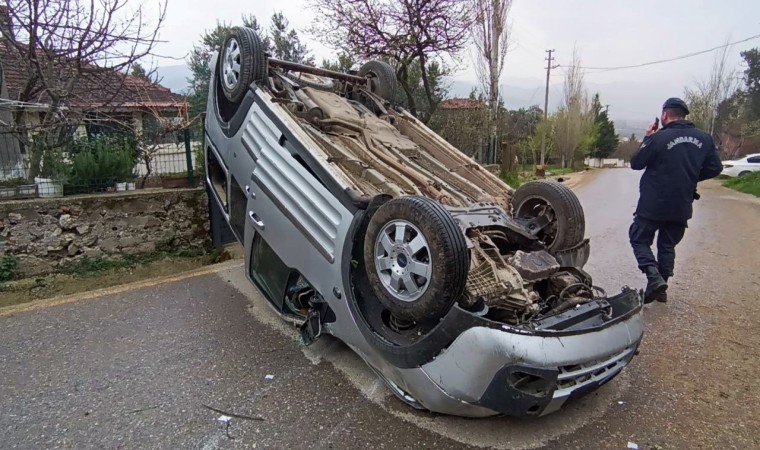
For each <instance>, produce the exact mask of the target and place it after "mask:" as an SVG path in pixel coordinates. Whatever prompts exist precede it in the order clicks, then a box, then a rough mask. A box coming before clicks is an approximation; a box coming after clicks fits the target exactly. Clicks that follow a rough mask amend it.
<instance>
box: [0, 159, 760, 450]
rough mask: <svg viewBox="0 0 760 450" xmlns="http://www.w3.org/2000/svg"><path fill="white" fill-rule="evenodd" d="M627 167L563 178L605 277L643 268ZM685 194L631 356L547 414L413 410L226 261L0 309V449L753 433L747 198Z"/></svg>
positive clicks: (705, 191) (451, 442)
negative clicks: (669, 254) (685, 222)
mask: <svg viewBox="0 0 760 450" xmlns="http://www.w3.org/2000/svg"><path fill="white" fill-rule="evenodd" d="M637 180H638V175H637V174H636V173H634V172H631V171H629V170H624V169H618V170H608V171H602V172H601V173H599V175H598V176H597V177H596V178H595V179H594V180H593V181H592V182H590V183H588V184H586V185H583V186H582V187H580V188H579V189H578V194H579V196H580V197H581V200H582V203H583V206H584V209H585V211H586V215H587V222H588V225H587V235H588V236H590V237H591V238H592V246H593V250H592V257H591V260H590V261H589V264H588V266H587V269H588V270H589V271H590V272H591V273H592V274H594V275H595V277H596V279H595V281H596V283H597V284H600V285H601V286H603V287H605V288H607V289H608V291H609V290H611V291H614V290H617V289H619V288H620V287H621V286H623V285H631V286H638V285H640V284H642V283H643V281H644V279H643V277H642V276H641V275H640V274H639V273H638V272H637V270H636V267H635V261H634V260H633V257H632V256H631V253H630V250H629V248H628V245H627V240H626V237H627V229H628V225H629V223H630V220H631V213H632V211H633V207H634V205H635V202H636V194H637V191H636V183H637ZM700 191H701V193H702V195H703V197H702V200H700V201H699V202H697V203H696V212H695V218H694V220H693V221H692V222H691V224H690V228H689V230H688V232H687V235H686V238H685V240H684V242H683V243H682V245H681V246H680V247H679V249H678V250H679V252H678V263H677V267H676V276H675V278H674V279H673V280H672V281H673V283H672V288H671V291H670V297H671V301H670V302H669V303H668V304H666V305H661V304H656V305H653V306H651V307H647V311H646V329H647V334H646V336H645V341H644V343H643V345H642V352H641V354H640V355H639V356H638V357H637V358H636V359H634V362H633V364H632V365H631V366H630V367H629V368H628V369H626V371H625V372H624V373H623V374H622V375H621V376H619V377H618V378H616V379H615V380H614V381H613V382H611V383H608V384H607V385H606V386H605V387H603V388H602V389H601V390H600V391H598V392H597V393H595V394H592V395H591V396H589V397H587V398H586V399H585V400H584V401H582V402H579V403H577V404H576V405H573V406H572V407H571V408H569V409H567V410H565V411H562V412H560V413H557V414H554V415H551V416H549V417H546V418H543V419H540V420H537V421H518V420H513V419H508V418H497V419H486V420H466V419H459V418H452V417H442V416H437V415H431V414H425V413H419V412H416V411H412V410H410V409H409V408H408V407H406V406H405V405H403V404H401V403H400V402H398V401H397V400H396V399H395V398H394V397H392V396H391V395H390V394H389V392H388V391H387V389H386V388H385V387H384V385H382V384H381V383H380V382H379V381H378V380H377V379H376V377H374V375H373V374H372V373H371V372H370V371H369V370H368V369H367V368H366V366H364V364H363V363H362V362H361V361H360V360H359V359H358V357H356V356H355V355H354V354H353V353H352V352H351V351H350V350H348V349H347V348H346V347H345V346H344V345H343V344H341V343H340V342H337V341H336V340H333V339H330V338H327V337H326V338H323V339H321V340H320V341H319V342H318V343H317V344H315V345H313V346H311V347H308V348H305V347H303V346H302V345H300V344H299V343H298V337H297V330H296V329H295V328H294V327H293V326H292V325H289V324H287V323H285V322H283V321H281V320H279V319H278V318H277V317H276V316H275V315H274V313H273V312H272V311H271V310H270V309H269V308H268V306H267V305H266V303H265V302H264V300H263V299H262V298H261V297H260V296H259V295H257V294H256V292H255V290H253V288H251V287H250V286H249V285H248V283H247V281H246V280H245V278H244V276H243V270H242V268H241V267H240V264H239V263H231V264H227V265H226V266H220V267H215V268H212V269H205V270H202V271H198V272H195V273H190V274H187V275H184V276H181V277H173V278H171V279H167V280H157V281H151V282H149V283H144V284H143V285H141V286H126V287H122V288H116V289H110V290H108V291H106V292H102V293H95V294H90V295H84V296H78V297H77V298H63V299H56V300H52V301H46V302H42V303H38V304H33V305H28V306H25V307H22V308H18V309H15V310H9V309H7V310H0V382H1V383H2V389H1V390H0V405H2V407H1V408H0V448H35V449H36V448H76V449H81V448H108V449H111V448H197V449H217V448H219V449H226V448H293V449H301V448H316V449H323V448H336V449H337V448H340V449H343V448H362V447H366V448H415V449H416V448H442V449H445V448H481V447H494V448H537V447H544V448H610V449H617V448H626V446H627V443H628V442H634V443H636V444H638V445H639V448H642V449H646V448H668V449H670V448H758V447H760V432H759V431H760V425H758V423H760V422H759V421H758V420H757V418H758V417H760V406H759V405H760V398H759V397H760V385H759V384H758V381H757V376H756V373H757V371H758V369H760V367H759V366H760V361H759V358H758V348H760V333H758V331H757V323H760V321H759V320H758V319H760V317H759V316H760V314H758V300H760V284H758V281H757V277H756V275H757V268H758V267H760V252H758V249H760V221H758V220H757V219H758V217H760V201H758V200H756V199H753V198H750V197H748V196H745V195H741V194H736V193H733V192H730V191H728V190H725V189H723V188H721V187H719V186H717V184H715V183H711V184H706V185H705V186H704V187H702V188H701V189H700ZM215 410H216V411H215ZM219 411H222V412H225V413H227V414H223V413H221V412H219ZM222 415H228V416H233V417H232V419H231V421H230V422H229V424H228V425H224V424H220V423H219V422H218V418H219V417H220V416H222Z"/></svg>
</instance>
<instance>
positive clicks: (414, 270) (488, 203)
mask: <svg viewBox="0 0 760 450" xmlns="http://www.w3.org/2000/svg"><path fill="white" fill-rule="evenodd" d="M212 68H213V69H214V70H213V76H212V79H211V85H210V92H209V97H208V105H207V116H206V123H205V128H206V137H205V161H206V181H207V189H208V192H209V198H210V206H211V211H212V227H214V228H215V229H217V230H218V229H220V228H219V226H220V224H223V225H224V226H228V227H229V230H231V233H232V235H233V236H234V237H235V238H236V239H237V240H238V241H239V242H241V243H242V244H243V245H244V246H245V255H246V258H245V260H246V271H247V275H248V277H249V279H250V280H251V282H252V283H254V284H255V285H256V286H257V287H258V289H259V290H260V291H261V293H262V294H263V295H264V296H265V297H266V298H267V300H268V301H269V302H271V304H272V305H273V306H274V308H276V310H277V311H278V312H279V313H280V314H281V315H282V316H283V317H286V318H291V319H292V318H296V319H297V320H299V321H300V323H302V324H303V325H302V327H301V334H302V337H303V340H304V342H305V343H306V344H309V343H311V342H313V341H314V340H315V339H317V338H319V336H320V335H322V334H325V333H327V334H330V335H333V336H335V337H336V338H338V339H340V340H342V341H343V342H345V343H346V344H347V345H348V346H349V347H351V348H352V349H353V350H354V351H355V352H356V353H357V354H358V355H360V356H361V357H362V358H363V359H364V360H365V361H366V363H367V364H368V365H369V366H370V367H371V368H372V369H374V371H375V372H376V373H377V374H378V376H379V377H381V378H382V379H383V380H384V381H385V382H386V384H387V385H388V386H389V388H390V389H391V390H392V391H393V392H394V393H395V394H396V395H397V396H398V397H399V398H400V399H402V400H403V401H404V402H406V403H408V404H410V405H412V406H414V407H417V408H423V409H427V410H430V411H434V412H439V413H445V414H453V415H460V416H470V417H486V416H492V415H498V414H505V415H512V416H541V415H545V414H548V413H551V412H554V411H557V410H558V409H560V408H561V407H562V406H563V405H564V404H565V403H567V402H568V401H570V400H572V399H574V398H577V397H580V396H582V395H584V394H586V393H588V392H590V391H593V390H594V389H596V388H598V387H599V386H601V385H603V384H604V383H606V382H608V381H609V380H611V379H612V378H614V377H615V376H616V375H617V374H619V373H620V371H621V370H623V368H624V367H625V366H626V365H627V364H628V363H629V362H630V361H631V359H632V358H633V356H634V354H635V353H636V351H637V347H638V345H639V343H640V341H641V338H642V323H641V309H642V302H641V297H640V294H639V293H638V292H637V291H634V290H632V289H628V288H624V289H623V291H622V292H621V293H619V294H617V295H613V296H608V295H606V294H605V293H604V292H603V291H602V290H601V289H599V288H596V287H594V285H593V284H592V279H591V276H590V275H589V274H587V273H586V272H585V271H584V270H583V266H584V265H585V263H586V261H587V259H588V257H589V251H590V246H589V241H588V240H587V239H585V238H584V234H585V224H584V216H583V210H582V208H581V205H580V203H579V201H578V199H577V198H576V196H575V195H574V194H573V193H572V192H571V191H570V190H569V189H567V188H566V187H565V186H563V185H562V184H561V183H557V182H554V181H538V182H531V183H528V184H526V185H524V186H522V187H520V188H519V189H517V190H514V189H512V188H510V187H509V186H507V185H506V184H504V183H503V182H502V181H501V180H500V179H498V178H497V177H495V176H494V175H492V174H490V173H489V172H488V171H486V170H484V169H483V168H482V167H481V166H479V165H478V164H476V163H475V162H474V161H473V160H472V159H471V158H468V157H466V156H465V155H464V154H463V153H461V152H460V151H458V150H457V149H456V148H454V147H452V146H451V145H450V144H449V143H447V142H446V141H445V140H444V139H442V138H441V137H440V136H438V135H437V134H435V133H434V132H433V131H431V130H430V129H429V128H427V127H426V126H425V125H424V124H422V123H421V122H420V121H418V120H417V119H416V118H415V117H413V116H412V115H410V114H409V113H408V112H406V111H405V110H403V109H401V108H399V107H396V106H394V105H393V104H392V100H393V98H394V95H395V90H396V78H395V74H394V72H393V70H392V69H391V67H390V66H388V65H387V64H385V63H383V62H380V61H370V62H367V63H366V64H364V65H363V66H362V67H361V69H360V70H358V72H355V73H340V72H332V71H327V70H323V69H317V68H314V67H308V66H303V65H298V64H294V63H290V62H287V61H279V60H275V59H272V58H269V57H268V55H266V54H265V53H264V51H263V49H262V45H261V41H260V40H259V37H258V36H257V35H256V34H255V32H254V31H253V30H251V29H248V28H234V29H233V30H232V31H231V32H230V34H229V36H228V37H227V39H226V41H225V43H224V45H223V46H222V48H221V50H220V52H219V54H218V55H217V56H216V57H215V58H214V59H213V61H212Z"/></svg>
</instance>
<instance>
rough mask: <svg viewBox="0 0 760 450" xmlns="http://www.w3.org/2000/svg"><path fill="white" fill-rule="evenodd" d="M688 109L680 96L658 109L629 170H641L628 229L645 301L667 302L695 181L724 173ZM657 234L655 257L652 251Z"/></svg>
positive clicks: (711, 141) (708, 136) (716, 156)
mask: <svg viewBox="0 0 760 450" xmlns="http://www.w3.org/2000/svg"><path fill="white" fill-rule="evenodd" d="M688 114H689V108H688V107H687V106H686V103H684V101H683V100H681V99H680V98H669V99H668V100H667V101H665V104H663V105H662V116H661V120H662V124H663V127H662V129H661V130H659V131H658V130H657V124H656V122H655V123H653V124H652V125H650V126H649V129H647V133H646V137H645V138H644V141H643V142H642V143H641V147H639V149H638V150H637V151H636V153H635V154H634V155H633V156H632V157H631V168H632V169H634V170H644V174H643V175H642V177H641V183H640V184H639V203H638V206H637V207H636V212H635V214H634V219H633V224H631V227H630V229H629V231H628V235H629V239H630V242H631V247H633V254H634V255H635V256H636V261H637V262H638V264H639V269H640V270H641V271H642V272H644V274H646V276H647V287H646V290H645V291H644V303H651V302H653V301H654V300H657V301H660V302H663V303H664V302H666V301H667V293H666V291H667V289H668V284H667V281H668V278H670V277H672V276H673V267H674V265H675V258H676V245H678V243H679V242H681V239H683V235H684V232H685V231H686V227H687V222H688V220H689V219H691V216H692V202H693V201H694V199H695V198H698V195H697V183H698V182H700V181H703V180H707V179H710V178H714V177H716V176H718V175H719V174H720V173H721V172H722V171H723V166H722V164H721V161H720V157H718V152H717V149H716V148H715V143H714V142H713V139H712V136H710V134H708V133H706V132H704V131H702V130H700V129H698V128H696V127H695V126H694V124H693V123H692V122H689V121H688V120H686V116H687V115H688ZM655 233H657V258H655V256H654V254H653V253H652V248H651V247H652V243H653V242H654V235H655Z"/></svg>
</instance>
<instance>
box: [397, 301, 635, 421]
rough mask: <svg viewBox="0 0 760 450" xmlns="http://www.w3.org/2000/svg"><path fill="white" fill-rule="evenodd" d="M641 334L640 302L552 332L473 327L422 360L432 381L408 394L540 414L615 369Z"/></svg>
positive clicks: (461, 409)
mask: <svg viewBox="0 0 760 450" xmlns="http://www.w3.org/2000/svg"><path fill="white" fill-rule="evenodd" d="M642 336H643V327H642V323H641V311H640V310H639V311H637V312H636V313H635V314H634V315H632V316H630V317H628V318H627V319H626V320H625V321H622V322H618V323H616V324H614V325H611V326H609V327H607V328H605V329H602V330H598V331H593V332H586V333H578V334H574V335H557V336H556V337H555V336H536V335H533V334H520V333H517V332H514V331H506V330H499V329H493V328H485V327H475V328H471V329H469V330H467V331H465V332H464V333H462V334H461V335H460V336H459V337H458V338H457V339H456V340H455V341H454V342H453V343H452V344H451V346H449V348H447V349H446V350H445V351H444V352H443V353H442V354H440V355H439V356H438V357H436V359H435V360H434V361H431V362H430V363H428V364H425V365H424V366H422V368H421V369H422V371H424V373H425V375H426V376H427V378H428V379H429V380H430V382H432V383H433V384H434V385H435V388H434V389H430V388H432V386H428V389H426V390H425V391H427V392H424V391H423V392H413V393H411V394H412V395H413V396H414V397H415V398H416V399H417V401H418V402H419V403H420V404H421V405H422V406H423V407H425V408H427V409H431V410H433V411H439V412H444V413H446V412H448V413H451V414H458V415H477V416H484V415H496V414H506V415H510V416H518V417H536V416H543V415H546V414H550V413H552V412H555V411H557V410H559V409H560V408H562V407H563V406H564V405H565V404H566V403H567V402H568V401H572V400H573V399H575V398H579V397H582V396H584V395H586V394H588V393H589V392H592V391H594V390H596V389H597V388H599V387H601V386H602V385H604V384H605V383H607V382H608V381H610V380H611V379H613V378H614V377H615V376H617V375H618V374H619V373H620V372H621V371H622V370H623V368H625V367H626V366H627V365H628V363H629V362H630V361H631V359H632V358H633V356H634V354H635V353H636V349H637V348H638V345H639V343H640V342H641V338H642ZM433 391H440V392H435V394H434V395H430V396H429V398H428V395H427V394H433ZM441 394H445V395H441ZM428 400H430V401H432V403H434V404H432V405H431V404H426V403H429V402H428ZM464 404H466V405H467V406H466V407H465V405H464ZM473 407H474V408H473ZM467 411H470V412H475V411H477V414H468V413H467ZM487 412H488V413H487Z"/></svg>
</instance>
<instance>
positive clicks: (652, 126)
mask: <svg viewBox="0 0 760 450" xmlns="http://www.w3.org/2000/svg"><path fill="white" fill-rule="evenodd" d="M656 132H657V123H655V122H652V123H651V124H650V125H649V128H647V134H646V135H647V136H651V135H653V134H655V133H656Z"/></svg>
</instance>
